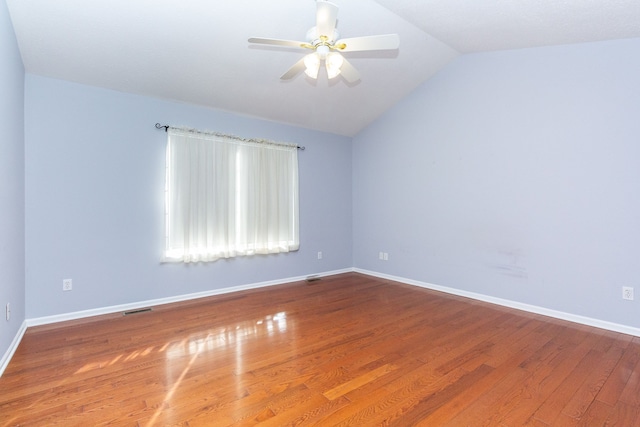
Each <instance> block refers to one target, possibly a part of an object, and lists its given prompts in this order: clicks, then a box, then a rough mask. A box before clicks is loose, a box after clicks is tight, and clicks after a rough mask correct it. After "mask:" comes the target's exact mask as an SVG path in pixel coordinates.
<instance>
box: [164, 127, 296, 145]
mask: <svg viewBox="0 0 640 427" xmlns="http://www.w3.org/2000/svg"><path fill="white" fill-rule="evenodd" d="M162 128H164V131H165V132H168V131H169V128H172V129H180V128H174V127H173V126H169V125H161V124H160V123H156V129H162ZM204 133H206V132H204ZM212 134H213V135H219V136H226V137H228V138H233V139H237V140H240V141H244V142H265V140H262V139H246V138H240V137H238V136H234V135H222V134H218V133H212ZM267 142H270V141H267ZM296 148H297V149H298V150H305V147H304V146H300V145H296Z"/></svg>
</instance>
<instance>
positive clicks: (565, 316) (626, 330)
mask: <svg viewBox="0 0 640 427" xmlns="http://www.w3.org/2000/svg"><path fill="white" fill-rule="evenodd" d="M353 271H354V272H356V273H361V274H366V275H368V276H374V277H379V278H381V279H387V280H393V281H395V282H400V283H405V284H407V285H413V286H418V287H421V288H426V289H431V290H434V291H439V292H444V293H447V294H452V295H457V296H461V297H465V298H470V299H474V300H478V301H484V302H488V303H491V304H496V305H501V306H504V307H509V308H515V309H517V310H522V311H527V312H529V313H535V314H541V315H543V316H548V317H553V318H555V319H561V320H566V321H569V322H573V323H579V324H581V325H587V326H593V327H595V328H600V329H606V330H609V331H614V332H620V333H623V334H627V335H633V336H636V337H640V328H635V327H632V326H627V325H621V324H619V323H613V322H607V321H605V320H600V319H593V318H591V317H585V316H579V315H577V314H571V313H565V312H563V311H557V310H551V309H548V308H545V307H539V306H536V305H530V304H524V303H521V302H517V301H511V300H507V299H502V298H496V297H492V296H488V295H483V294H478V293H475V292H467V291H463V290H460V289H455V288H448V287H445V286H439V285H434V284H432V283H426V282H420V281H418V280H412V279H406V278H404V277H397V276H392V275H389V274H384V273H378V272H375V271H369V270H362V269H358V268H354V269H353Z"/></svg>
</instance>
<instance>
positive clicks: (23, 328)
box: [0, 320, 27, 377]
mask: <svg viewBox="0 0 640 427" xmlns="http://www.w3.org/2000/svg"><path fill="white" fill-rule="evenodd" d="M25 332H27V321H26V320H25V321H24V322H22V325H20V329H18V333H17V334H16V336H15V337H14V338H13V341H11V345H9V348H8V349H7V351H6V352H5V353H4V355H3V356H2V359H0V377H1V376H2V374H3V373H4V370H5V369H7V366H8V365H9V361H11V358H12V357H13V354H14V353H15V352H16V350H17V349H18V346H19V345H20V341H22V337H23V336H24V333H25Z"/></svg>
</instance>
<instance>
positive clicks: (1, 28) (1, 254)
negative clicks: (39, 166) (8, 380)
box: [0, 1, 25, 358]
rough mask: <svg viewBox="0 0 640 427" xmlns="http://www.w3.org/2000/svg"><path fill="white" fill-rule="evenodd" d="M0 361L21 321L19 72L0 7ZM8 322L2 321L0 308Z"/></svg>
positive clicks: (14, 45) (12, 38) (12, 37)
mask: <svg viewBox="0 0 640 427" xmlns="http://www.w3.org/2000/svg"><path fill="white" fill-rule="evenodd" d="M0 94H1V95H0V129H2V138H0V358H1V356H2V355H3V354H5V352H6V351H7V350H8V348H9V346H10V345H11V342H12V341H13V339H14V338H15V337H16V334H17V333H18V330H19V329H20V327H21V325H22V323H23V322H24V320H25V278H24V67H23V66H22V59H21V58H20V53H19V51H18V44H17V42H16V38H15V35H14V33H13V26H12V24H11V20H10V19H9V12H8V10H7V5H6V3H5V2H4V1H0ZM7 303H10V304H11V319H10V320H9V321H6V320H5V307H6V304H7Z"/></svg>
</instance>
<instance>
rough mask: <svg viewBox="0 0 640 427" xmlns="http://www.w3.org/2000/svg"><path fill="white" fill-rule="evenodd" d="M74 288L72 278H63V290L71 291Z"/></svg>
mask: <svg viewBox="0 0 640 427" xmlns="http://www.w3.org/2000/svg"><path fill="white" fill-rule="evenodd" d="M72 289H73V281H72V280H71V279H63V280H62V290H63V291H70V290H72Z"/></svg>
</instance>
